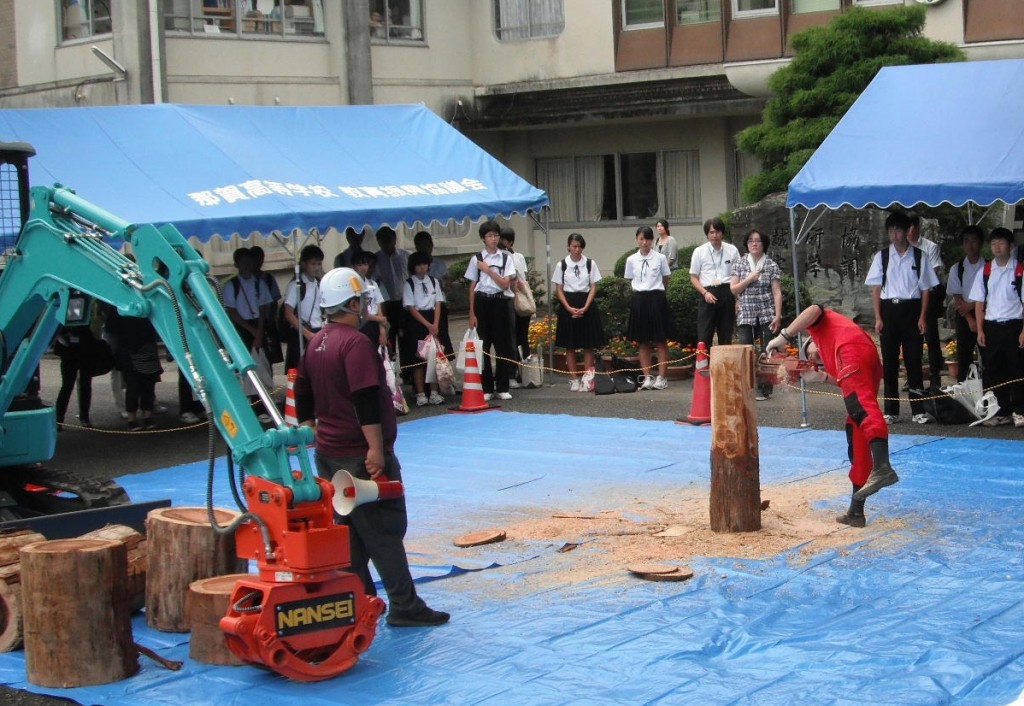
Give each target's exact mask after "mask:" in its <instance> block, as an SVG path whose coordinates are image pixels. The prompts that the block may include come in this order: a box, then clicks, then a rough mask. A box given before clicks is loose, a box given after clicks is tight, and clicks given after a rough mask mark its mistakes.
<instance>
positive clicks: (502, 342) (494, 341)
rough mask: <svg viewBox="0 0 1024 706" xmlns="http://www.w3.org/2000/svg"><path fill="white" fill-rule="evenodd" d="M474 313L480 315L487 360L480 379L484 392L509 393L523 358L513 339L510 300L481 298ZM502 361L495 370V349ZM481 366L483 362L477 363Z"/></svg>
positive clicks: (479, 327)
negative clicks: (510, 383) (520, 356)
mask: <svg viewBox="0 0 1024 706" xmlns="http://www.w3.org/2000/svg"><path fill="white" fill-rule="evenodd" d="M473 301H474V305H473V313H474V314H476V334H477V335H478V336H479V337H480V341H481V343H482V347H483V350H482V351H480V352H479V353H478V355H480V356H482V357H483V362H482V363H481V369H480V378H481V382H482V384H483V388H484V392H487V393H491V392H508V381H509V379H510V378H511V377H512V376H513V375H515V372H516V367H517V363H516V361H518V360H519V354H518V353H517V352H516V345H515V341H514V339H513V336H514V335H515V311H514V310H513V309H512V300H511V299H510V298H508V297H505V296H502V297H488V296H483V295H481V294H477V295H476V296H475V297H474V300H473ZM492 347H493V348H494V355H495V356H497V358H498V360H497V362H496V363H495V365H494V368H493V370H492V368H491V355H490V351H491V348H492ZM477 362H478V363H480V361H479V360H478V361H477Z"/></svg>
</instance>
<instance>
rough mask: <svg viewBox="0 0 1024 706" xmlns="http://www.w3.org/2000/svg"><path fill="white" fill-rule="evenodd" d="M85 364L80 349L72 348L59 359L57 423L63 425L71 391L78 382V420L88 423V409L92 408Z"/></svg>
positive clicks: (90, 379) (89, 380)
mask: <svg viewBox="0 0 1024 706" xmlns="http://www.w3.org/2000/svg"><path fill="white" fill-rule="evenodd" d="M85 364H86V360H85V357H84V355H83V353H82V349H81V348H78V347H72V348H71V349H70V350H69V351H68V352H66V353H65V354H64V355H62V356H61V357H60V392H58V393H57V421H58V422H59V423H61V424H63V423H64V415H65V414H67V411H68V404H69V403H70V402H71V391H72V390H73V389H74V387H75V381H76V380H77V381H78V418H79V419H81V420H82V421H83V422H88V421H89V408H90V407H92V378H91V377H89V374H88V373H87V372H85V370H84V367H85Z"/></svg>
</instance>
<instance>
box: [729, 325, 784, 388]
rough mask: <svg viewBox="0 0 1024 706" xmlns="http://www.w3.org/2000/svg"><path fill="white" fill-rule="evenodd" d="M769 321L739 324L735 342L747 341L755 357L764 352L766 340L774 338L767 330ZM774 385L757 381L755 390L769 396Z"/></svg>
mask: <svg viewBox="0 0 1024 706" xmlns="http://www.w3.org/2000/svg"><path fill="white" fill-rule="evenodd" d="M770 323H771V321H770V320H769V321H764V322H762V321H758V322H757V323H756V324H740V325H738V326H737V327H736V342H737V343H747V344H750V345H752V346H753V347H754V357H755V358H757V357H758V356H759V355H761V354H762V353H764V348H765V346H767V345H768V341H770V340H772V338H774V334H772V332H771V331H770V330H769V328H768V324H770ZM758 339H761V345H760V346H758V345H757V340H758ZM774 389H775V387H774V386H773V385H772V384H771V383H770V382H762V381H760V380H759V381H758V383H757V392H758V394H760V395H761V396H762V397H771V394H772V391H773V390H774Z"/></svg>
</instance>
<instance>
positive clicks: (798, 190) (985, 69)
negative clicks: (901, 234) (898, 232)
mask: <svg viewBox="0 0 1024 706" xmlns="http://www.w3.org/2000/svg"><path fill="white" fill-rule="evenodd" d="M899 105H912V106H917V107H918V109H915V110H914V111H913V112H912V114H907V113H905V112H901V111H900V110H897V109H896V106H899ZM1022 115H1024V61H1022V60H1020V59H1010V60H1001V61H969V62H963V63H952V64H929V65H923V66H889V67H885V68H883V69H881V70H880V71H879V72H878V75H876V76H875V78H874V79H873V80H872V81H871V83H870V84H869V85H868V87H867V88H866V89H865V90H864V93H862V94H861V96H860V97H859V98H858V99H857V101H856V102H855V103H854V104H853V105H852V106H851V107H850V109H849V110H848V111H847V112H846V115H844V116H843V118H842V120H840V121H839V124H838V125H836V127H835V128H834V129H833V130H832V132H831V133H830V134H829V136H828V137H827V138H826V139H825V141H824V142H823V143H822V144H821V146H820V147H818V149H817V150H815V152H814V155H813V156H812V157H811V158H810V160H808V162H807V164H805V165H804V166H803V168H802V169H801V170H800V172H799V173H798V174H797V175H796V176H795V177H794V178H793V180H792V181H791V182H790V183H789V195H788V198H787V200H786V205H787V206H789V207H790V208H792V207H793V206H804V207H806V208H814V207H815V206H820V205H824V206H827V207H828V208H839V207H840V206H843V205H844V204H848V205H850V206H853V207H854V208H864V207H865V206H869V205H871V204H874V205H877V206H880V207H885V206H889V205H890V204H894V203H899V204H903V205H904V206H908V207H909V206H913V205H914V204H917V203H922V202H923V203H926V204H928V205H931V206H937V205H939V204H941V203H951V204H953V205H955V206H962V205H963V204H964V203H966V202H968V201H973V202H974V203H977V204H981V205H983V206H987V205H989V204H991V203H993V202H995V201H1003V202H1005V203H1011V204H1012V203H1017V202H1018V201H1020V200H1021V199H1022V198H1024V130H1022V128H1021V116H1022Z"/></svg>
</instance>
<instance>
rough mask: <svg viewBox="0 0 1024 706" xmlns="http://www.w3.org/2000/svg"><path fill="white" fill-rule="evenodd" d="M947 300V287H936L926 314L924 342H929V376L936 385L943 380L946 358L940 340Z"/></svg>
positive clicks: (932, 292) (931, 294) (929, 299)
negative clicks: (943, 310) (940, 324)
mask: <svg viewBox="0 0 1024 706" xmlns="http://www.w3.org/2000/svg"><path fill="white" fill-rule="evenodd" d="M945 300H946V288H945V287H943V286H938V287H935V288H934V289H933V290H931V292H930V293H929V295H928V311H926V312H925V314H924V321H925V325H926V326H927V328H926V329H925V332H924V342H925V343H927V344H928V377H929V379H930V382H931V384H932V386H934V387H939V385H940V384H941V382H942V366H943V360H944V358H943V355H942V343H941V342H940V341H939V317H940V316H941V315H942V309H943V304H944V303H945ZM922 377H923V374H922Z"/></svg>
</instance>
